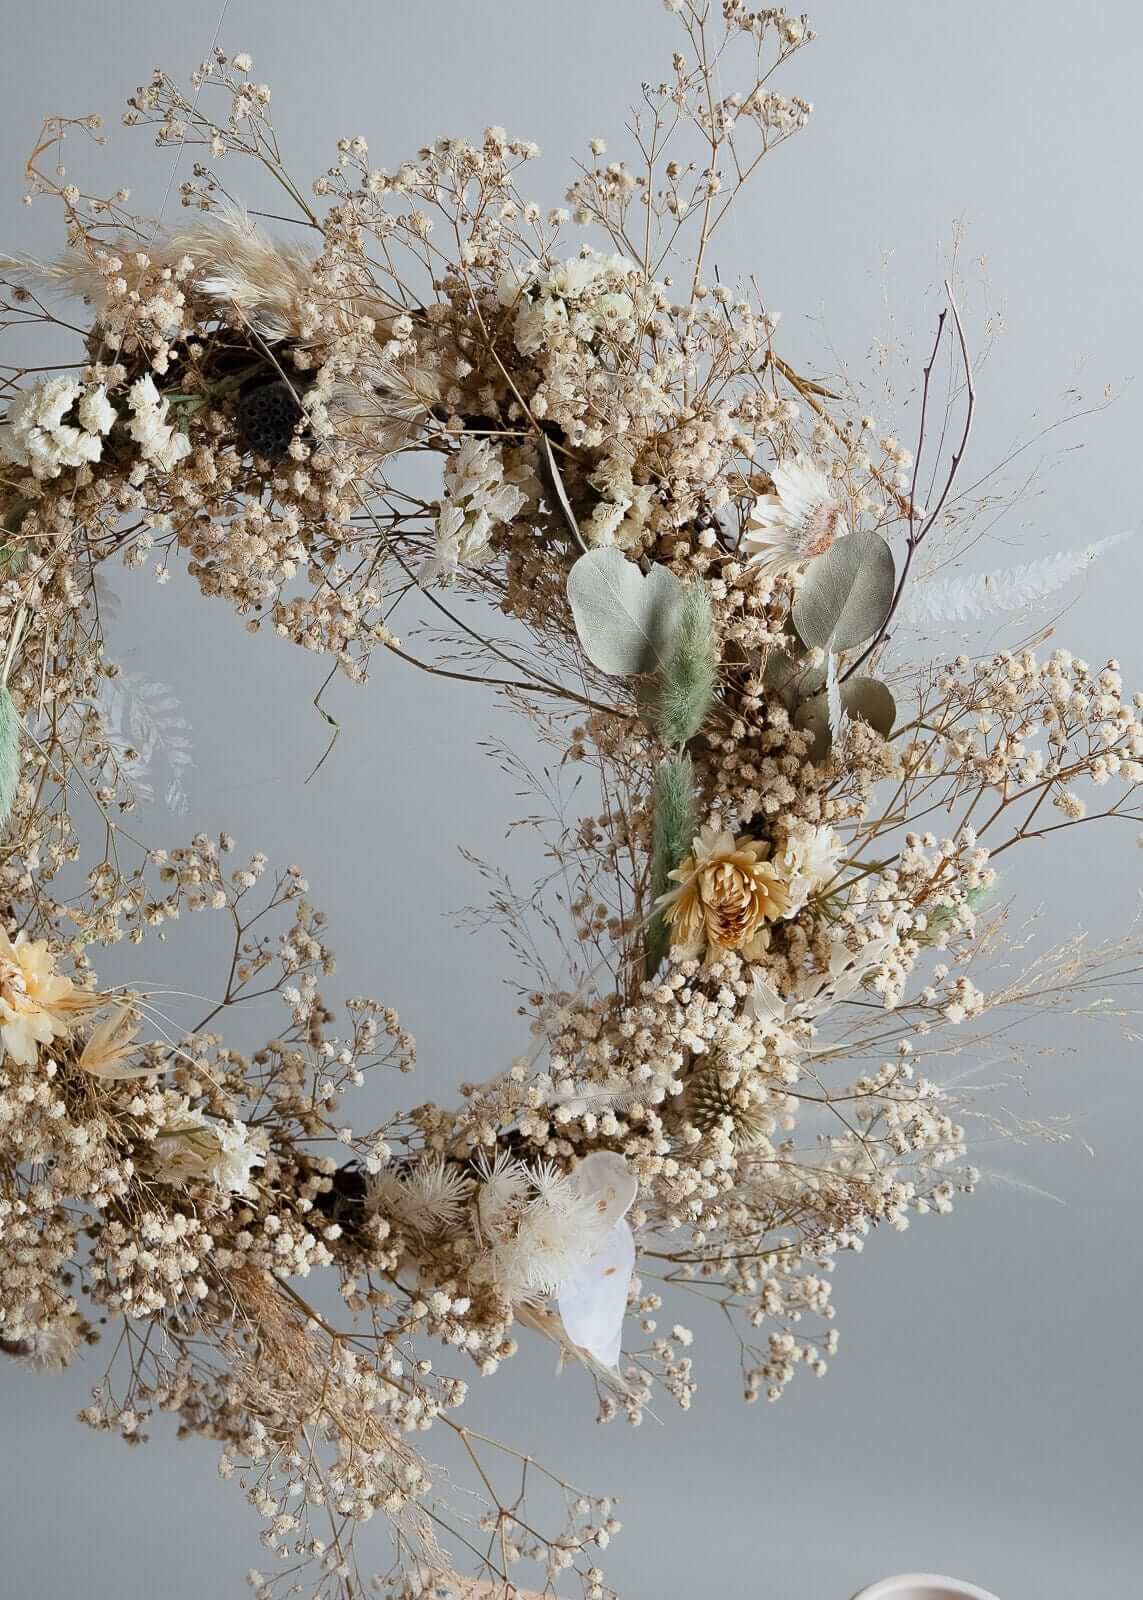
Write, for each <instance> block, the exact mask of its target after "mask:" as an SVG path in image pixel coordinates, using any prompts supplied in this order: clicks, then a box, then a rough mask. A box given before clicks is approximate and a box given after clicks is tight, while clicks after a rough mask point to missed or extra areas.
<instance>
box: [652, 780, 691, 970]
mask: <svg viewBox="0 0 1143 1600" xmlns="http://www.w3.org/2000/svg"><path fill="white" fill-rule="evenodd" d="M694 782H695V777H694V768H693V767H692V766H691V758H690V756H671V757H670V758H669V759H668V760H667V761H664V762H663V764H662V765H661V766H660V768H659V770H658V772H657V773H656V774H655V822H654V836H653V843H652V847H651V897H652V899H653V900H657V899H658V898H659V896H660V895H662V894H666V892H667V890H668V889H669V888H670V887H671V880H670V874H671V873H672V872H673V871H674V869H675V868H676V867H677V866H678V864H679V862H680V861H681V860H682V859H683V857H684V856H686V855H687V854H688V853H689V851H690V849H691V843H692V841H693V839H694V836H695V828H696V823H695V792H694ZM669 945H670V939H669V936H668V932H667V925H666V923H665V922H664V921H663V919H662V917H661V916H660V915H659V913H658V912H655V914H654V916H653V918H652V920H651V923H650V926H649V927H648V929H647V976H648V977H652V976H653V975H654V973H655V972H656V971H657V969H658V966H659V963H660V962H661V961H662V959H663V957H664V956H665V955H666V953H667V950H668V948H669Z"/></svg>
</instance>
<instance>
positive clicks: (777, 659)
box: [763, 641, 826, 716]
mask: <svg viewBox="0 0 1143 1600" xmlns="http://www.w3.org/2000/svg"><path fill="white" fill-rule="evenodd" d="M793 642H794V641H791V644H793ZM825 679H826V669H825V662H824V661H821V662H819V663H818V665H817V666H811V665H810V664H809V657H808V655H806V654H803V655H800V656H799V655H792V654H791V653H790V652H789V651H788V650H785V649H778V650H771V651H770V653H769V655H768V656H767V657H766V667H765V671H764V673H763V681H764V682H765V685H766V688H767V689H768V690H769V691H770V692H771V693H772V694H775V695H777V697H778V699H779V700H781V701H782V703H783V704H784V705H785V707H786V709H787V711H789V713H790V715H791V716H792V715H793V713H794V711H795V710H796V709H797V707H798V706H799V705H800V704H801V702H802V701H803V700H805V699H807V698H808V697H809V696H810V695H814V694H817V692H818V690H819V689H821V688H822V687H823V685H824V684H825Z"/></svg>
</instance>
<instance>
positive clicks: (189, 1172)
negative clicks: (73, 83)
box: [154, 1111, 266, 1195]
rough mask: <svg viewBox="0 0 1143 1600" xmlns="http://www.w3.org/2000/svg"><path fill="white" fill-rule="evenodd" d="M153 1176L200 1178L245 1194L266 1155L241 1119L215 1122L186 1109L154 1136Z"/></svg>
mask: <svg viewBox="0 0 1143 1600" xmlns="http://www.w3.org/2000/svg"><path fill="white" fill-rule="evenodd" d="M154 1148H155V1156H156V1171H157V1176H158V1177H159V1178H161V1179H162V1180H163V1182H165V1183H185V1182H187V1181H188V1180H192V1179H195V1178H204V1179H206V1180H207V1181H208V1182H210V1183H213V1184H214V1185H215V1186H216V1187H217V1188H219V1189H221V1190H222V1191H223V1192H224V1193H228V1194H244V1195H249V1194H251V1193H252V1192H253V1190H252V1182H251V1178H252V1174H253V1171H254V1168H255V1167H260V1166H262V1164H263V1163H264V1161H265V1159H266V1157H265V1155H264V1154H263V1153H262V1151H261V1150H260V1149H259V1148H258V1145H257V1143H256V1136H254V1135H252V1134H251V1132H250V1129H249V1128H248V1127H246V1125H245V1123H242V1122H229V1123H227V1122H217V1121H213V1120H211V1119H210V1118H208V1117H204V1116H203V1114H202V1112H201V1111H188V1112H186V1113H185V1114H184V1115H183V1116H181V1117H179V1118H178V1120H177V1121H175V1122H172V1123H170V1124H168V1125H167V1127H165V1128H164V1129H163V1130H162V1132H161V1134H160V1135H159V1137H158V1138H157V1139H156V1140H155V1147H154Z"/></svg>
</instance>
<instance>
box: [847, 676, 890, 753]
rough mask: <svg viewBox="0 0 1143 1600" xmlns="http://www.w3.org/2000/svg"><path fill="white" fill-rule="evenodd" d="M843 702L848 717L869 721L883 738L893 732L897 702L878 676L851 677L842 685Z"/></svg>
mask: <svg viewBox="0 0 1143 1600" xmlns="http://www.w3.org/2000/svg"><path fill="white" fill-rule="evenodd" d="M841 703H842V705H843V706H844V707H845V712H846V715H847V716H848V717H852V718H853V720H854V721H855V722H867V723H868V724H869V726H870V727H871V728H872V729H873V730H874V732H875V733H879V734H880V735H881V737H882V738H883V739H887V738H888V737H889V735H890V734H891V733H892V732H893V723H894V721H895V719H896V716H897V703H896V701H895V700H894V699H893V696H892V695H891V694H890V693H889V690H888V689H887V688H886V687H885V685H884V684H883V683H879V682H878V681H877V679H876V678H850V679H849V681H848V682H847V683H843V684H842V686H841Z"/></svg>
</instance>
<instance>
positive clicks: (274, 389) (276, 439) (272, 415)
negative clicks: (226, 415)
mask: <svg viewBox="0 0 1143 1600" xmlns="http://www.w3.org/2000/svg"><path fill="white" fill-rule="evenodd" d="M301 416H302V408H301V406H300V405H299V404H298V402H297V400H296V399H295V398H294V394H293V390H292V389H291V388H290V385H289V384H288V383H264V384H261V385H260V386H259V387H258V388H257V389H248V390H247V391H246V393H245V394H244V395H243V396H242V398H241V399H240V400H239V402H238V407H237V410H236V411H235V413H234V420H235V424H236V426H237V429H238V438H239V440H240V442H241V443H242V444H243V445H244V446H245V447H246V449H247V450H252V451H253V452H254V454H255V455H259V456H265V458H266V460H267V461H280V460H281V459H282V457H283V456H284V455H286V453H287V452H288V450H289V448H290V441H291V439H292V438H293V437H294V429H295V428H296V427H297V424H298V423H299V421H300V420H301Z"/></svg>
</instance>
